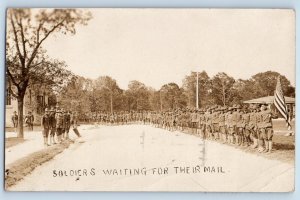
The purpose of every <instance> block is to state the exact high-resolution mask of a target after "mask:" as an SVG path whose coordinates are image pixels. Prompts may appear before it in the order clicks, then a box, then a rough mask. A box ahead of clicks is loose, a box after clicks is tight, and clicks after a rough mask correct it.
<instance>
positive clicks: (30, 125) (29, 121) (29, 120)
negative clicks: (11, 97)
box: [25, 111, 34, 131]
mask: <svg viewBox="0 0 300 200" xmlns="http://www.w3.org/2000/svg"><path fill="white" fill-rule="evenodd" d="M33 121H34V116H33V114H32V113H31V112H30V111H28V114H27V115H26V116H25V123H26V124H27V127H28V130H30V131H32V130H33Z"/></svg>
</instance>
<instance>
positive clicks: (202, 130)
mask: <svg viewBox="0 0 300 200" xmlns="http://www.w3.org/2000/svg"><path fill="white" fill-rule="evenodd" d="M204 111H205V110H204V109H201V110H200V122H199V125H200V127H199V128H200V135H201V138H202V139H206V134H205V129H206V127H205V114H204Z"/></svg>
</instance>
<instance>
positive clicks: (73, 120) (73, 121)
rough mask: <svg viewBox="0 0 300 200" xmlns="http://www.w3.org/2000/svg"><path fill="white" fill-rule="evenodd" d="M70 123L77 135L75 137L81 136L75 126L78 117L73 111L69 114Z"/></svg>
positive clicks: (76, 125)
mask: <svg viewBox="0 0 300 200" xmlns="http://www.w3.org/2000/svg"><path fill="white" fill-rule="evenodd" d="M71 125H72V127H73V131H74V133H75V134H76V135H77V137H81V135H80V133H79V131H78V129H77V127H78V117H77V113H76V112H73V114H72V115H71Z"/></svg>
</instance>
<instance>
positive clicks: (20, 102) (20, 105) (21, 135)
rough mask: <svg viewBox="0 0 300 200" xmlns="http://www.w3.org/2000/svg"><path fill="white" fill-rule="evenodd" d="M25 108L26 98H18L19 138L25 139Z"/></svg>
mask: <svg viewBox="0 0 300 200" xmlns="http://www.w3.org/2000/svg"><path fill="white" fill-rule="evenodd" d="M23 107H24V96H22V97H21V96H20V97H18V138H24V130H23Z"/></svg>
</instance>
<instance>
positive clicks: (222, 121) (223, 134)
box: [219, 107, 227, 143]
mask: <svg viewBox="0 0 300 200" xmlns="http://www.w3.org/2000/svg"><path fill="white" fill-rule="evenodd" d="M225 109H226V108H225V107H222V108H220V114H219V131H220V138H221V141H222V143H226V140H227V137H226V129H225V113H224V111H225Z"/></svg>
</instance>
